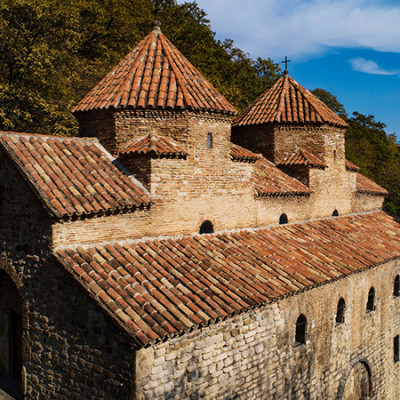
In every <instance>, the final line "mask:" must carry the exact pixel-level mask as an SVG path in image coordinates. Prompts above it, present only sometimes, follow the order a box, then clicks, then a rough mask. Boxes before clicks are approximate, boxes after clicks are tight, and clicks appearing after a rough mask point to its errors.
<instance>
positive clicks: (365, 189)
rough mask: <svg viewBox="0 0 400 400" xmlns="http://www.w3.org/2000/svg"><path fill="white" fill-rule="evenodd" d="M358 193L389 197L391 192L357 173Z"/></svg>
mask: <svg viewBox="0 0 400 400" xmlns="http://www.w3.org/2000/svg"><path fill="white" fill-rule="evenodd" d="M356 179H357V182H356V187H357V192H358V193H365V194H375V195H387V194H389V192H388V191H387V190H386V189H384V188H383V187H382V186H379V185H378V184H377V183H375V182H374V181H371V180H370V179H368V178H366V177H365V176H364V175H361V174H360V173H357V178H356Z"/></svg>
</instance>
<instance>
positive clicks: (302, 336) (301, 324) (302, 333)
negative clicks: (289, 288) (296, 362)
mask: <svg viewBox="0 0 400 400" xmlns="http://www.w3.org/2000/svg"><path fill="white" fill-rule="evenodd" d="M306 329H307V318H306V317H305V315H303V314H301V315H300V316H299V318H297V321H296V337H295V341H296V345H300V344H304V343H305V342H306Z"/></svg>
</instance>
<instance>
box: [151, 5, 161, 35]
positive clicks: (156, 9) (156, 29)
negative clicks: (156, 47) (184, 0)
mask: <svg viewBox="0 0 400 400" xmlns="http://www.w3.org/2000/svg"><path fill="white" fill-rule="evenodd" d="M160 10H161V9H160V7H159V6H158V0H154V22H153V31H154V32H161V29H160V26H161V22H160V21H159V20H158V12H159V11H160Z"/></svg>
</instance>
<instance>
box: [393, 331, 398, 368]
mask: <svg viewBox="0 0 400 400" xmlns="http://www.w3.org/2000/svg"><path fill="white" fill-rule="evenodd" d="M393 361H394V362H395V363H397V362H398V361H399V335H397V336H395V337H394V338H393Z"/></svg>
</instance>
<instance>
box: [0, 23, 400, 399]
mask: <svg viewBox="0 0 400 400" xmlns="http://www.w3.org/2000/svg"><path fill="white" fill-rule="evenodd" d="M73 113H74V115H75V116H76V118H77V120H78V122H79V137H57V136H52V135H51V132H49V135H38V134H30V133H17V132H0V165H1V168H0V195H1V198H0V238H1V251H0V389H1V390H0V398H1V399H2V398H3V397H2V396H4V398H5V399H8V398H12V399H17V400H18V399H24V400H50V399H59V400H71V399H93V400H101V399H104V400H117V399H118V400H119V399H121V400H197V399H204V400H206V399H207V400H360V399H363V400H367V399H369V400H395V399H399V398H400V386H399V385H398V382H399V379H400V362H399V360H400V348H399V337H400V260H399V258H400V222H399V220H398V219H397V218H396V217H394V216H392V215H389V214H387V213H386V212H385V211H384V209H383V202H384V198H385V196H386V195H387V191H386V190H385V189H384V188H382V187H380V186H379V185H377V184H376V183H374V182H372V181H371V180H369V179H368V178H367V177H365V176H363V175H361V174H360V172H359V168H358V167H357V166H356V165H354V164H352V163H351V162H349V161H347V160H346V158H345V132H346V129H347V124H346V122H345V121H343V120H342V119H341V118H340V117H339V116H338V115H336V114H335V113H334V112H333V111H332V110H330V109H329V108H328V107H327V106H326V105H325V104H323V103H322V102H321V101H320V100H319V99H318V98H316V97H315V96H314V95H313V94H312V93H310V92H309V91H307V90H306V89H305V88H303V87H302V86H301V85H300V84H299V83H297V82H296V81H295V80H294V79H293V78H292V77H291V76H290V75H289V73H288V71H287V70H285V71H284V73H283V74H282V76H281V77H280V78H279V80H278V81H277V82H276V83H275V84H274V85H273V86H272V87H271V88H270V89H268V90H267V91H266V92H265V93H264V94H262V95H261V96H260V97H259V98H258V99H257V100H256V101H255V102H254V103H253V104H252V105H250V107H249V108H247V109H246V110H245V111H244V112H243V113H242V114H241V115H237V111H236V110H235V108H234V107H233V106H232V105H231V104H230V103H229V102H228V101H227V100H226V99H225V98H224V97H223V96H222V95H221V94H220V93H219V92H218V91H217V90H216V89H215V88H214V87H213V86H212V85H211V84H210V83H209V82H208V81H207V80H206V79H205V78H204V77H203V76H202V75H201V73H200V72H199V71H198V70H197V69H196V68H195V67H194V66H193V65H192V64H191V63H190V62H189V61H188V60H187V59H186V58H185V57H184V56H183V55H182V54H181V53H180V52H179V50H178V49H177V48H176V47H175V46H174V45H173V44H172V43H171V42H170V41H169V40H168V38H167V37H166V36H165V35H164V34H163V33H162V32H161V27H160V24H159V23H158V22H155V23H154V27H153V30H152V32H151V33H150V34H149V35H148V36H146V37H145V38H144V39H143V40H142V41H141V42H140V43H139V44H138V45H137V46H136V47H135V48H134V49H133V50H132V51H131V52H130V53H129V54H128V55H127V56H126V57H125V58H124V59H123V60H122V61H121V62H120V63H119V64H118V65H117V66H116V67H115V68H114V69H113V70H112V71H111V72H110V73H109V74H107V75H106V76H105V77H104V78H103V79H102V80H101V81H100V82H99V83H98V84H97V85H96V86H95V87H94V88H93V89H92V90H91V91H90V92H89V93H88V94H87V95H86V96H85V97H84V98H83V99H82V100H81V101H80V102H79V103H78V104H77V105H76V106H75V108H74V110H73ZM2 393H3V394H2ZM10 396H11V397H10Z"/></svg>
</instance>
